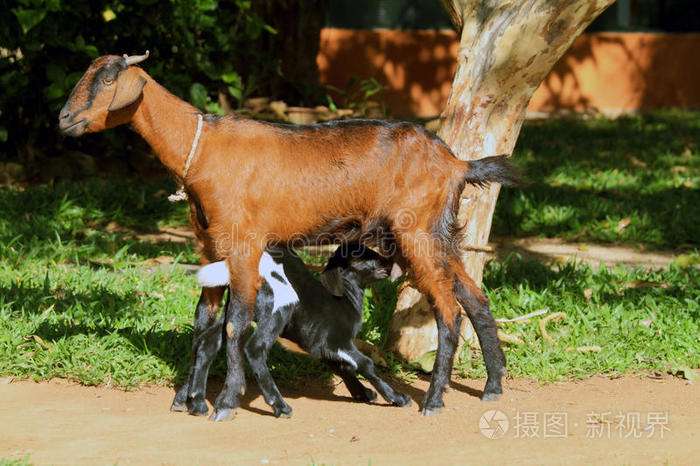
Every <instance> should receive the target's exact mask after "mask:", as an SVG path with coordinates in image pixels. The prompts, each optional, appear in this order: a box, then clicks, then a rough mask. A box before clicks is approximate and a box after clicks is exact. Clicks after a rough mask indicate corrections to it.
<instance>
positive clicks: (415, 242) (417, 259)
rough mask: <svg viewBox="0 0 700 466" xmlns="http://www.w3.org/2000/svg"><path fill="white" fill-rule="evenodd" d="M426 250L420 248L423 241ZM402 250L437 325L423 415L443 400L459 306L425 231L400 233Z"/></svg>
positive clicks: (440, 251) (432, 411)
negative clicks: (433, 360) (417, 233)
mask: <svg viewBox="0 0 700 466" xmlns="http://www.w3.org/2000/svg"><path fill="white" fill-rule="evenodd" d="M424 244H425V245H428V246H430V248H429V249H428V250H422V249H421V248H422V247H423V245H424ZM400 245H401V250H402V254H403V255H404V257H405V258H406V260H407V261H408V264H409V265H410V267H411V272H412V273H413V277H414V282H415V284H416V285H417V286H418V289H419V290H420V291H421V292H422V293H423V294H424V295H426V297H427V298H428V301H429V302H430V303H431V305H432V306H433V312H434V313H435V320H436V322H437V327H438V348H437V355H436V357H435V365H434V366H433V374H432V377H431V379H430V386H429V387H428V392H427V393H426V395H425V399H424V401H423V410H422V412H423V415H425V416H429V415H432V414H435V413H437V412H438V411H439V410H440V409H441V408H442V407H444V405H445V404H444V403H443V400H442V397H443V393H444V391H445V388H446V387H447V385H448V384H449V382H450V376H451V373H452V364H453V360H454V354H455V350H456V348H457V343H458V341H459V323H460V315H459V306H458V305H457V301H456V300H455V297H454V292H453V290H452V273H450V271H449V270H447V263H446V262H445V258H446V257H447V256H446V253H445V251H444V250H443V248H442V247H441V246H440V244H439V243H437V242H436V241H434V240H433V239H432V238H431V237H430V236H429V235H428V234H423V235H410V236H409V235H404V236H403V237H402V242H401V244H400Z"/></svg>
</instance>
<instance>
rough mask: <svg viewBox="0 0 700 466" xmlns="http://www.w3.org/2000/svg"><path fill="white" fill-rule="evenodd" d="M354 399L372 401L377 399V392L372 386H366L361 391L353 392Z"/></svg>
mask: <svg viewBox="0 0 700 466" xmlns="http://www.w3.org/2000/svg"><path fill="white" fill-rule="evenodd" d="M352 399H353V400H355V401H359V402H362V403H371V402H373V401H374V400H376V399H377V392H375V391H374V390H372V389H371V388H367V387H365V389H364V390H363V391H362V392H361V393H354V394H352Z"/></svg>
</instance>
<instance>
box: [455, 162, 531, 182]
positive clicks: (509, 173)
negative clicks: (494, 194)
mask: <svg viewBox="0 0 700 466" xmlns="http://www.w3.org/2000/svg"><path fill="white" fill-rule="evenodd" d="M466 164H467V171H466V173H465V174H464V181H465V182H466V183H469V184H473V185H477V186H484V185H487V184H489V183H501V184H502V185H505V186H517V185H519V184H522V174H521V173H520V171H519V170H518V169H517V168H515V166H513V164H512V163H510V161H509V160H508V156H507V155H495V156H493V157H484V158H483V159H477V160H468V161H466Z"/></svg>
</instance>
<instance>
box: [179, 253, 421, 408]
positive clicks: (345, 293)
mask: <svg viewBox="0 0 700 466" xmlns="http://www.w3.org/2000/svg"><path fill="white" fill-rule="evenodd" d="M268 252H269V254H270V256H272V258H273V260H274V261H275V262H277V263H280V264H282V265H283V267H284V271H285V275H286V277H287V281H288V282H289V284H290V285H291V286H292V287H293V288H294V290H295V291H296V293H297V295H298V297H299V302H297V303H295V304H289V305H287V306H284V307H282V308H280V309H278V310H277V311H276V312H273V305H274V295H273V293H272V288H271V287H270V285H269V284H268V283H267V282H266V281H263V284H262V286H261V288H260V291H259V292H258V296H257V299H256V305H255V314H254V316H255V320H256V322H257V323H258V326H257V327H256V329H255V331H254V332H253V333H252V335H251V336H250V338H248V340H247V342H246V343H245V346H244V352H245V355H246V358H247V359H248V362H249V364H250V367H251V369H252V372H253V374H254V375H255V378H256V381H257V383H258V385H259V386H260V389H261V391H262V393H263V397H264V398H265V401H266V402H267V403H268V404H269V405H270V406H272V408H273V411H274V414H275V416H278V417H280V416H285V417H288V416H290V415H291V413H292V408H291V407H290V406H289V405H288V404H287V403H286V402H285V401H284V398H283V397H282V395H281V393H280V392H279V389H278V388H277V385H276V384H275V382H274V380H273V379H272V376H271V375H270V372H269V368H268V365H267V356H268V353H269V351H270V349H271V348H272V345H273V344H274V343H275V341H276V339H277V337H278V336H280V335H282V336H284V337H285V338H288V339H289V340H292V341H293V342H295V343H297V344H298V345H299V346H301V347H302V348H303V349H304V350H306V351H307V352H308V353H309V354H310V355H312V356H313V357H315V358H318V359H321V360H323V361H324V362H325V363H326V364H327V365H328V367H329V368H330V369H331V370H332V371H333V372H334V373H336V374H337V375H339V376H340V377H341V378H342V380H343V381H344V383H345V385H346V386H347V387H348V390H349V391H350V394H351V396H352V397H353V398H354V399H356V400H358V401H363V402H370V401H373V400H374V399H375V398H376V396H377V395H376V393H375V392H374V391H373V390H371V389H369V388H366V387H365V386H364V385H363V384H362V383H361V382H360V381H359V380H358V379H357V373H360V374H361V375H362V376H364V377H365V378H366V379H367V380H368V381H369V382H370V383H371V384H372V385H373V386H374V387H375V388H376V389H377V390H378V391H379V393H380V394H381V395H382V397H383V398H384V399H385V400H387V401H388V402H389V403H391V404H393V405H396V406H405V405H408V404H409V403H410V401H411V400H410V398H409V397H408V396H406V395H404V394H401V393H398V392H396V391H395V390H393V389H392V388H391V386H389V384H387V383H386V382H385V381H384V380H382V379H381V378H380V377H379V376H378V375H377V374H376V372H375V369H374V364H373V362H372V360H371V359H370V358H368V357H367V356H365V355H364V354H362V353H361V352H360V351H359V350H358V349H357V348H356V347H355V345H354V343H353V339H354V338H355V336H356V335H357V333H358V332H359V331H360V329H361V326H362V300H363V294H364V293H363V288H364V287H365V286H367V285H368V284H369V283H371V282H373V281H376V280H379V279H382V278H386V277H387V276H388V275H389V271H390V269H391V265H392V263H391V261H390V260H388V259H385V258H383V257H382V256H380V255H379V254H377V253H375V252H373V251H372V250H370V249H367V248H365V247H363V246H360V245H357V244H351V245H348V244H344V245H341V246H339V247H338V249H337V250H336V252H335V254H334V255H333V256H332V257H331V259H330V260H329V262H328V265H327V266H326V269H325V270H324V272H323V274H322V275H323V276H324V278H326V279H327V280H336V281H338V283H332V284H331V286H333V287H334V288H335V287H338V288H340V289H341V290H342V296H341V297H336V296H334V295H333V294H332V293H331V292H330V291H329V290H328V289H327V288H326V287H324V285H322V284H321V282H319V281H318V280H316V279H315V278H314V277H313V275H312V274H311V273H310V272H309V271H308V269H307V268H306V266H305V265H304V263H303V262H302V261H301V259H299V257H298V256H297V255H296V254H295V253H294V252H293V251H291V250H290V249H286V248H270V249H268ZM273 278H274V279H278V278H277V277H275V276H273ZM279 279H281V280H284V279H283V277H281V276H280V277H279ZM226 307H227V312H230V311H228V308H229V305H227V306H226ZM198 311H199V307H198ZM232 312H235V309H234V310H232ZM227 318H228V317H227ZM242 324H243V325H245V326H247V322H242ZM225 335H226V332H225V328H224V331H223V332H222V319H221V318H219V319H216V320H215V321H209V322H203V319H200V318H199V312H198V318H197V319H196V322H195V342H194V344H193V351H194V353H195V354H194V355H193V367H192V369H191V373H190V379H189V380H188V382H187V383H186V384H185V385H183V386H182V387H181V388H180V390H178V393H177V395H176V396H175V400H174V401H173V406H172V409H173V410H174V411H183V410H184V409H185V408H187V409H188V410H189V411H190V413H191V414H199V415H201V414H204V413H206V405H205V404H204V398H203V391H204V390H205V388H206V376H207V372H208V369H209V366H210V365H211V361H212V360H213V358H214V356H215V354H216V351H217V350H218V349H219V348H220V347H221V344H222V341H223V338H224V337H225ZM232 340H235V341H232ZM232 340H229V341H228V345H227V346H234V345H235V347H237V346H238V344H240V335H235V336H234V338H233V339H232ZM212 350H214V351H213V352H212ZM339 350H340V351H343V352H344V353H345V354H346V355H347V357H348V358H349V359H350V360H351V361H352V362H350V361H348V360H346V359H344V358H341V357H339V353H338V351H339ZM233 352H235V351H231V352H229V353H233ZM229 358H230V355H229ZM233 362H234V364H236V365H237V366H238V364H239V363H240V361H238V360H236V361H233ZM230 363H231V361H229V364H230ZM236 370H238V368H237V369H236ZM229 372H230V371H229ZM227 383H229V381H228V380H227ZM230 383H233V384H236V385H237V387H238V390H239V392H240V389H242V388H244V387H245V385H244V383H245V382H241V380H238V379H237V380H232V381H230ZM222 393H223V392H222ZM236 393H238V392H236ZM225 401H227V407H226V409H224V410H222V411H221V412H217V413H214V415H213V418H214V419H217V420H219V419H225V418H228V417H230V416H231V415H232V413H231V410H232V409H233V408H235V407H236V406H237V402H238V400H225ZM216 406H217V407H218V406H220V405H219V404H218V400H217V404H216ZM202 410H204V411H203V412H202Z"/></svg>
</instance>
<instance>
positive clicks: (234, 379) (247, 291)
mask: <svg viewBox="0 0 700 466" xmlns="http://www.w3.org/2000/svg"><path fill="white" fill-rule="evenodd" d="M261 255H262V250H260V251H255V252H248V253H247V254H239V255H234V256H231V257H229V259H228V261H227V265H228V269H229V273H230V279H231V281H230V283H231V286H230V290H229V301H228V305H227V306H226V317H225V324H224V337H225V340H226V362H227V368H226V380H225V382H224V387H223V388H222V389H221V393H219V396H218V397H217V398H216V402H215V403H214V413H213V414H212V415H211V416H210V417H209V419H210V420H212V421H226V420H230V419H233V417H234V410H235V409H236V408H238V407H239V406H240V397H241V396H242V395H243V394H245V390H246V384H245V371H244V367H243V342H244V341H243V336H244V335H245V332H246V330H248V327H249V325H250V322H251V320H252V317H253V313H254V311H255V298H256V296H257V294H258V289H259V288H260V276H259V274H258V264H259V263H260V256H261Z"/></svg>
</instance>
